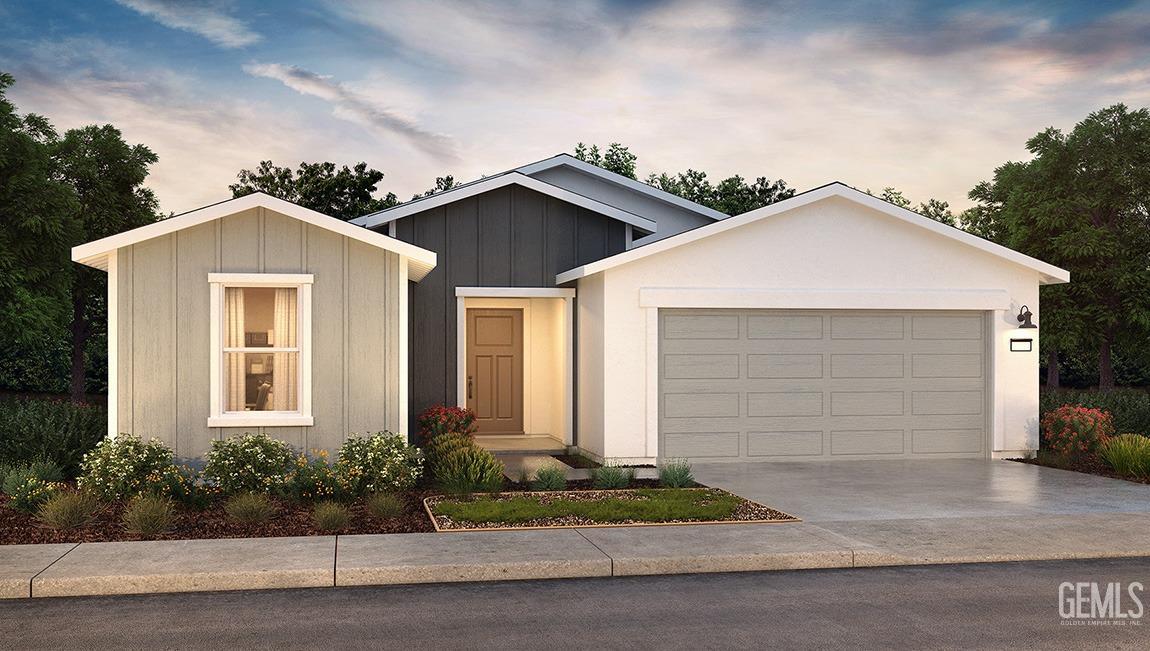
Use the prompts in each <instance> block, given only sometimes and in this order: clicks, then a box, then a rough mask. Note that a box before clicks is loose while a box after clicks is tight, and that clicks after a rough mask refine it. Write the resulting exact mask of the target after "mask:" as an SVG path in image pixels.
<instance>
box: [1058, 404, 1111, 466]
mask: <svg viewBox="0 0 1150 651" xmlns="http://www.w3.org/2000/svg"><path fill="white" fill-rule="evenodd" d="M1113 435H1114V419H1113V418H1112V417H1111V416H1110V414H1109V413H1107V412H1105V411H1102V410H1100V409H1090V408H1089V407H1083V406H1081V405H1062V406H1061V407H1059V408H1058V409H1055V410H1054V411H1052V412H1050V413H1049V414H1046V416H1044V417H1043V418H1042V442H1043V445H1044V446H1045V447H1046V449H1047V450H1050V451H1051V452H1053V453H1055V454H1057V455H1061V456H1062V457H1064V458H1066V459H1079V458H1082V457H1085V456H1087V455H1090V454H1094V453H1095V452H1097V451H1098V448H1099V447H1100V446H1101V445H1102V444H1103V443H1105V442H1106V440H1107V439H1108V438H1110V437H1111V436H1113Z"/></svg>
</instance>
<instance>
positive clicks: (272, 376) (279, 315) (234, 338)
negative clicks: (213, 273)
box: [224, 287, 299, 412]
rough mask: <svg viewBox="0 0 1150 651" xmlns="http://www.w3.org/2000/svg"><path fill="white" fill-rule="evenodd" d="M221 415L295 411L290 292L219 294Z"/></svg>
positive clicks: (294, 308) (294, 320)
mask: <svg viewBox="0 0 1150 651" xmlns="http://www.w3.org/2000/svg"><path fill="white" fill-rule="evenodd" d="M224 324H225V326H224V333H225V334H224V373H225V390H226V393H227V407H226V409H227V411H230V412H240V411H298V410H299V341H298V330H299V309H298V297H297V289H296V288H295V287H227V288H225V290H224Z"/></svg>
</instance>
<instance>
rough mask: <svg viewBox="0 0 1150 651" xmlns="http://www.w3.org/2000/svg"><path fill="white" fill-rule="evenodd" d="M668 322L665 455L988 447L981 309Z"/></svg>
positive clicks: (746, 313)
mask: <svg viewBox="0 0 1150 651" xmlns="http://www.w3.org/2000/svg"><path fill="white" fill-rule="evenodd" d="M670 317H675V318H672V319H671V320H670V322H669V321H668V318H670ZM683 317H686V318H683ZM695 317H699V318H698V319H695ZM693 319H694V320H693ZM736 323H737V325H736ZM660 328H661V330H660V340H659V341H660V343H659V347H660V357H659V360H660V369H659V392H660V403H659V404H660V413H659V427H660V437H661V438H660V454H661V455H663V456H670V457H687V458H695V459H706V458H747V459H752V458H753V459H771V458H778V459H803V458H820V457H821V458H844V459H849V458H868V457H869V458H882V457H909V456H923V457H927V458H932V457H940V456H966V457H970V456H985V450H986V449H987V447H988V444H987V443H986V438H985V437H986V431H987V428H986V406H985V401H986V399H987V395H988V394H987V387H986V374H987V368H986V362H985V359H984V357H985V352H984V349H985V346H986V337H985V333H984V328H985V318H984V315H983V314H982V313H978V312H884V311H873V312H868V311H833V310H829V311H804V310H661V311H660ZM707 328H710V329H711V330H713V331H718V332H720V333H723V334H722V337H720V338H713V339H707V338H704V335H705V333H704V331H705V330H706V329H707ZM736 330H737V332H738V335H737V337H730V336H729V335H730V334H731V333H734V332H736ZM668 333H670V334H673V335H674V336H673V337H668V336H667V334H668ZM724 337H725V338H724Z"/></svg>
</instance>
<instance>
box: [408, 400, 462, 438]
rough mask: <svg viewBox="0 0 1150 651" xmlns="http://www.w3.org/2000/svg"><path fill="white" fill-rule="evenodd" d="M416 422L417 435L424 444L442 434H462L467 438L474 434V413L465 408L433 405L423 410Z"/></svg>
mask: <svg viewBox="0 0 1150 651" xmlns="http://www.w3.org/2000/svg"><path fill="white" fill-rule="evenodd" d="M418 420H419V434H420V436H421V437H423V440H424V441H425V442H431V441H434V440H435V438H436V437H439V436H442V435H444V434H462V435H463V436H466V437H468V438H470V437H471V436H473V435H474V434H475V412H474V411H471V410H470V409H467V408H466V407H445V406H444V405H435V406H433V407H429V408H427V409H426V410H424V412H423V413H422V414H420V415H419V418H418Z"/></svg>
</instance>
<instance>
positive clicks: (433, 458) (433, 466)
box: [424, 434, 475, 480]
mask: <svg viewBox="0 0 1150 651" xmlns="http://www.w3.org/2000/svg"><path fill="white" fill-rule="evenodd" d="M474 446H475V441H473V440H472V439H471V437H470V436H465V435H463V434H442V435H440V436H436V437H435V438H433V439H431V442H430V443H428V444H427V445H426V447H425V448H424V450H425V452H426V454H427V467H428V469H429V470H430V471H431V476H432V477H434V478H435V479H437V480H438V479H439V478H440V477H442V476H443V473H444V472H445V470H444V461H445V460H446V459H447V457H449V456H450V455H451V454H452V453H453V452H455V451H456V450H466V449H468V448H471V447H474Z"/></svg>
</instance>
